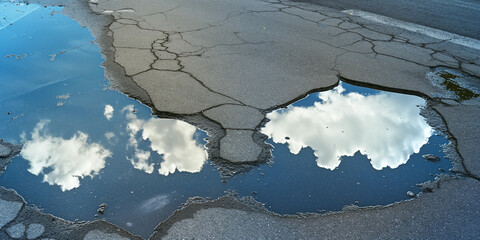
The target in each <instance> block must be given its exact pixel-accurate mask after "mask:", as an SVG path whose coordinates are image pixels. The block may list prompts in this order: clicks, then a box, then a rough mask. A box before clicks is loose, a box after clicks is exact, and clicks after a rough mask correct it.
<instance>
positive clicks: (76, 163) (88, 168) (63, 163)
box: [21, 120, 112, 191]
mask: <svg viewBox="0 0 480 240" xmlns="http://www.w3.org/2000/svg"><path fill="white" fill-rule="evenodd" d="M49 122H50V121H48V120H44V121H40V122H39V123H38V124H37V125H36V126H35V128H34V130H33V131H32V138H31V140H29V141H27V142H25V145H24V148H23V150H22V152H21V156H22V157H23V158H24V159H26V160H27V161H29V163H30V168H29V169H28V171H29V172H30V173H32V174H34V175H37V176H38V175H39V174H43V175H44V176H43V181H44V182H47V183H49V184H50V185H54V184H55V185H58V186H60V188H61V189H62V191H68V190H72V189H74V188H78V187H79V186H80V178H85V177H87V176H89V177H94V176H95V175H97V174H98V173H99V171H100V170H102V169H103V168H104V167H105V159H106V158H107V157H111V156H112V153H111V152H110V151H109V150H107V149H105V148H103V147H102V146H101V145H100V144H97V143H89V142H88V135H87V134H85V133H83V132H80V131H78V132H77V133H75V134H74V135H73V136H72V137H71V138H70V139H64V138H61V137H54V136H52V135H50V134H49V133H48V132H47V131H46V130H45V127H46V125H47V124H48V123H49Z"/></svg>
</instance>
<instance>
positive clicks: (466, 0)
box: [296, 0, 480, 39]
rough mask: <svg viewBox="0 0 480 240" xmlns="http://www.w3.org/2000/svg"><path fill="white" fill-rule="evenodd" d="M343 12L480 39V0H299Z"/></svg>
mask: <svg viewBox="0 0 480 240" xmlns="http://www.w3.org/2000/svg"><path fill="white" fill-rule="evenodd" d="M297 1H298V2H307V3H313V4H318V5H321V6H325V7H330V8H334V9H339V10H347V9H358V10H362V11H366V12H371V13H375V14H379V15H383V16H387V17H391V18H395V19H399V20H403V21H407V22H411V23H416V24H420V25H423V26H427V27H432V28H436V29H440V30H444V31H447V32H452V33H456V34H459V35H462V36H466V37H470V38H476V39H480V26H479V24H478V22H480V15H479V14H478V12H479V11H480V1H478V0H453V1H449V0H433V1H432V0H420V1H419V0H401V1H399V0H387V1H382V0H369V1H361V0H296V2H297Z"/></svg>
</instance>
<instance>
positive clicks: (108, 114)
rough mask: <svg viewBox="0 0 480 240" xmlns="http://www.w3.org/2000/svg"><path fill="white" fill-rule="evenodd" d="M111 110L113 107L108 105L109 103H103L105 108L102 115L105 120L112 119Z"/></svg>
mask: <svg viewBox="0 0 480 240" xmlns="http://www.w3.org/2000/svg"><path fill="white" fill-rule="evenodd" d="M113 111H114V109H113V107H112V105H109V104H107V105H105V110H104V111H103V115H104V116H105V118H106V119H107V120H109V121H110V120H111V119H112V117H113Z"/></svg>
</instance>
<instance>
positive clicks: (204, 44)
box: [0, 0, 480, 239]
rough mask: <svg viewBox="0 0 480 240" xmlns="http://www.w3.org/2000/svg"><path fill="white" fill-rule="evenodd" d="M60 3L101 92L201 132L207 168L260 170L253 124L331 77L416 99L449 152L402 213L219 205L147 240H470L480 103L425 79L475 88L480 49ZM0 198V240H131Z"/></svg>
mask: <svg viewBox="0 0 480 240" xmlns="http://www.w3.org/2000/svg"><path fill="white" fill-rule="evenodd" d="M42 4H59V3H58V2H55V1H42ZM62 4H65V8H64V13H65V14H67V15H69V16H71V17H72V18H74V19H75V20H77V21H78V22H79V23H80V24H83V25H85V26H87V27H89V29H90V30H91V31H92V34H93V35H94V36H95V37H96V38H97V41H98V43H99V44H100V46H101V47H102V53H103V54H104V55H105V56H106V61H105V63H104V66H105V68H106V75H107V77H109V78H110V79H111V80H112V83H113V85H114V86H116V87H117V88H118V89H120V90H121V91H123V92H125V93H126V94H128V95H130V96H132V97H135V98H137V99H139V100H140V101H142V102H143V103H145V104H147V105H149V106H151V107H152V108H153V109H154V112H155V113H156V114H158V115H160V116H167V117H178V118H182V119H185V120H186V121H189V122H190V123H193V124H195V125H197V126H200V127H201V128H204V129H206V130H207V131H209V133H210V134H211V141H210V143H209V147H210V148H209V151H210V152H209V156H212V157H213V160H214V161H219V162H224V163H225V162H227V163H234V164H239V163H242V164H251V163H255V162H262V161H265V160H266V158H267V157H268V153H269V149H268V146H267V145H266V144H265V143H264V142H263V141H264V137H263V136H262V135H261V134H259V133H258V130H259V128H260V126H262V124H264V116H265V114H266V113H267V112H269V111H272V110H274V109H277V108H279V107H283V106H286V105H288V104H289V103H291V102H293V101H296V100H298V99H300V98H302V97H304V96H306V95H307V94H308V93H311V92H314V91H319V90H327V89H331V88H332V87H334V86H336V85H337V84H338V81H339V80H340V79H341V80H343V81H346V82H349V83H354V84H357V85H362V86H367V87H371V88H376V89H381V90H389V91H395V92H402V93H409V94H415V95H418V96H422V97H424V98H426V99H427V101H428V103H429V111H430V113H431V115H432V117H431V119H430V121H433V122H435V121H436V127H437V128H438V129H439V130H440V131H443V132H444V133H445V134H446V135H447V136H448V138H449V139H450V140H451V141H452V142H453V145H452V148H451V149H452V152H453V153H452V154H451V156H452V160H453V161H454V169H453V171H454V172H456V173H457V174H458V176H456V177H443V178H441V179H439V180H438V181H437V182H435V183H429V184H427V185H426V186H427V187H425V191H426V192H425V193H424V194H421V195H420V196H418V198H416V199H414V200H411V201H405V202H401V203H396V204H392V205H391V206H387V207H372V208H362V209H358V208H356V207H350V208H348V209H347V210H346V211H342V212H338V213H330V214H324V215H318V214H304V215H302V216H279V215H276V214H274V213H270V212H267V211H265V210H264V209H262V208H261V207H259V206H258V204H257V203H251V201H239V200H237V199H234V198H228V197H227V198H222V199H219V200H217V201H212V202H205V201H200V202H195V201H192V202H191V203H190V204H188V205H187V207H185V208H183V209H181V210H179V211H177V212H176V213H174V214H173V215H172V216H171V217H170V218H169V219H168V220H166V221H165V222H163V223H160V225H159V226H158V227H157V229H156V231H155V233H154V235H153V236H152V238H153V239H158V238H172V239H180V238H198V239H212V238H213V237H215V238H222V239H228V238H232V239H251V238H261V239H279V238H281V239H285V238H288V239H290V238H291V239H304V238H307V239H313V238H315V239H316V238H332V239H345V238H359V239H372V238H382V239H383V238H393V239H404V238H422V239H451V238H459V239H472V238H478V237H480V232H479V231H478V230H477V229H478V224H477V222H478V221H479V220H480V212H479V209H480V206H479V205H480V203H479V202H478V201H476V199H478V197H479V195H480V182H479V180H480V162H479V159H478V156H480V149H479V148H478V147H475V146H476V145H477V144H476V143H477V142H478V136H479V133H480V122H478V121H476V119H478V117H480V116H479V112H480V111H479V108H480V104H479V101H478V100H477V99H473V100H469V101H460V100H458V99H454V98H453V99H452V98H451V97H444V96H446V90H445V89H443V88H441V87H439V86H436V85H434V84H432V83H431V81H430V80H429V79H428V78H427V75H428V74H429V73H431V72H432V70H434V69H435V68H436V67H448V68H452V69H456V70H459V71H463V72H465V73H467V74H470V75H472V76H476V77H480V51H478V50H476V49H475V48H469V47H466V46H465V45H458V44H454V43H452V42H449V41H446V40H445V39H443V40H442V39H437V38H432V37H429V36H427V35H425V34H421V33H414V32H410V31H407V30H405V29H401V28H395V27H392V26H389V25H383V24H380V23H377V22H371V21H369V20H368V19H365V18H361V17H357V16H353V15H350V14H348V13H344V12H340V11H338V10H335V9H330V8H325V7H322V6H318V5H313V4H309V3H298V2H287V1H281V2H280V1H260V0H245V1H234V0H210V1H186V0H175V1H174V0H162V1H157V0H145V1H139V2H131V1H127V0H91V1H90V2H89V3H88V5H87V4H86V2H83V1H73V0H72V1H66V2H65V1H62ZM470 44H473V45H474V46H477V45H476V44H478V43H477V42H475V41H473V42H471V43H470ZM477 47H478V46H477ZM477 49H478V48H477ZM475 84H479V82H478V79H476V80H474V85H475ZM435 118H436V119H437V120H435ZM432 119H433V120H432ZM438 119H440V120H438ZM427 120H428V119H427ZM443 120H444V121H445V122H443ZM3 146H6V145H5V144H3ZM1 191H2V192H1V194H0V199H2V200H1V201H0V208H1V209H2V210H3V209H5V212H7V214H2V215H1V217H0V224H3V225H0V229H1V231H0V238H2V239H3V238H7V236H9V237H11V238H14V237H17V236H20V237H22V236H27V237H28V236H29V235H28V234H30V236H37V235H38V236H42V237H46V238H55V239H64V238H65V237H66V236H68V238H70V237H72V236H75V237H76V238H85V239H108V238H110V239H122V238H124V237H125V238H130V239H133V238H135V236H133V235H129V234H128V233H127V232H125V231H124V230H122V229H120V228H116V227H114V226H112V225H109V224H108V223H106V222H91V223H71V222H66V221H63V220H59V221H58V222H59V223H51V222H48V224H47V220H45V221H44V220H42V219H44V218H45V219H47V218H50V219H56V218H54V217H52V216H49V215H45V214H42V213H40V212H39V211H38V210H35V209H33V208H31V207H28V206H25V202H24V201H23V200H22V199H21V197H19V196H18V195H16V194H15V193H14V192H13V191H8V190H4V189H2V190H1ZM6 209H8V211H7V210H6ZM17 209H18V211H17ZM1 212H2V213H3V212H4V211H1ZM37 220H38V221H37ZM33 224H36V225H33ZM42 226H43V227H42ZM42 229H44V230H42ZM66 230H68V231H66ZM40 232H42V233H40ZM61 234H64V235H61Z"/></svg>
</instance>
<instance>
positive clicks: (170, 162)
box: [122, 105, 207, 176]
mask: <svg viewBox="0 0 480 240" xmlns="http://www.w3.org/2000/svg"><path fill="white" fill-rule="evenodd" d="M122 112H126V118H127V121H128V124H127V132H128V133H129V143H128V147H131V148H133V149H134V156H133V157H131V158H128V159H129V160H130V162H131V163H132V165H133V166H134V168H136V169H139V170H143V171H145V172H146V173H153V171H154V163H153V162H151V161H149V159H150V151H145V150H142V149H140V148H139V143H138V141H137V134H138V133H140V132H141V137H142V139H143V140H145V141H146V140H149V142H150V146H149V147H150V149H151V150H152V151H155V152H157V153H158V154H159V155H161V156H162V158H163V161H162V162H161V163H160V168H159V169H158V173H159V174H161V175H165V176H167V175H168V174H170V173H174V172H175V171H176V170H178V171H180V172H190V173H196V172H200V170H201V169H202V166H203V164H204V163H205V161H206V160H207V153H206V151H205V149H204V148H203V145H202V144H199V143H197V141H196V140H195V138H194V135H195V132H196V131H197V129H196V127H194V126H193V125H190V124H188V123H186V122H183V121H179V120H175V119H158V118H150V119H149V120H142V119H138V118H137V115H136V114H135V113H134V109H133V106H132V105H129V106H126V107H125V108H124V109H123V110H122Z"/></svg>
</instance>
